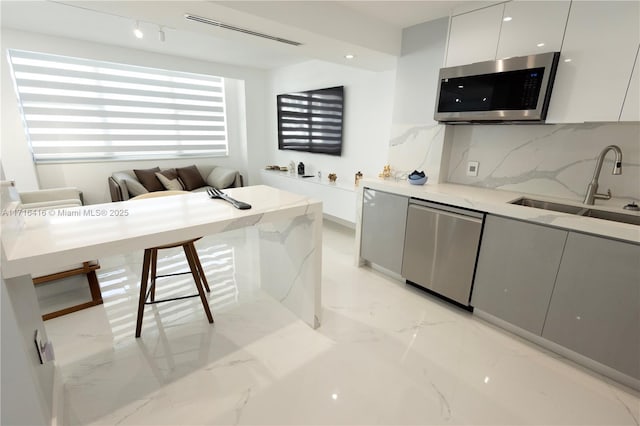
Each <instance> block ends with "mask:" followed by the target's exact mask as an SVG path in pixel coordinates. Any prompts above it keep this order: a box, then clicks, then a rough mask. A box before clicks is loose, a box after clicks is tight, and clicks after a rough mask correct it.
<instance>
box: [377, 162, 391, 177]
mask: <svg viewBox="0 0 640 426" xmlns="http://www.w3.org/2000/svg"><path fill="white" fill-rule="evenodd" d="M378 177H381V178H383V179H386V178H388V177H391V166H390V165H388V164H387V165H386V166H384V167H383V168H382V173H380V174H379V175H378Z"/></svg>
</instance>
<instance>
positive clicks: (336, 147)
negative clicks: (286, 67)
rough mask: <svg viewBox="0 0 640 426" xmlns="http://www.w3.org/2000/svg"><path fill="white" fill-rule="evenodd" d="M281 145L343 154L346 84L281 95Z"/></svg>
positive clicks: (279, 105)
mask: <svg viewBox="0 0 640 426" xmlns="http://www.w3.org/2000/svg"><path fill="white" fill-rule="evenodd" d="M277 104H278V147H279V148H280V149H292V150H296V151H309V152H319V153H323V154H331V155H340V154H341V152H342V120H343V107H344V86H339V87H331V88H328V89H319V90H309V91H305V92H298V93H289V94H283V95H278V97H277Z"/></svg>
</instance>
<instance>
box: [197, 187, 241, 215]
mask: <svg viewBox="0 0 640 426" xmlns="http://www.w3.org/2000/svg"><path fill="white" fill-rule="evenodd" d="M207 194H209V197H210V198H220V199H222V200H225V201H226V202H228V203H230V204H231V205H232V206H233V207H235V208H236V209H240V210H248V209H250V208H251V204H248V203H245V202H243V201H238V200H235V199H233V198H231V197H229V196H228V195H227V194H225V193H224V192H222V191H220V190H219V189H217V188H213V187H209V188H207Z"/></svg>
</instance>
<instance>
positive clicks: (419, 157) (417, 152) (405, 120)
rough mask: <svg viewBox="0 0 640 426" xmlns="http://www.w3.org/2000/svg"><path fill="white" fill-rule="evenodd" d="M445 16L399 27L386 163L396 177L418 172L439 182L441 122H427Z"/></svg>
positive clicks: (430, 116)
mask: <svg viewBox="0 0 640 426" xmlns="http://www.w3.org/2000/svg"><path fill="white" fill-rule="evenodd" d="M448 24H449V19H448V18H442V19H438V20H435V21H432V22H426V23H423V24H418V25H414V26H412V27H409V28H405V29H404V30H403V31H402V55H401V56H400V58H399V59H398V69H397V76H396V85H395V102H394V109H393V124H392V126H391V139H390V141H389V155H388V162H389V164H390V165H391V169H392V171H393V172H394V174H395V175H397V176H404V175H405V174H408V173H410V172H411V171H413V170H423V171H425V173H426V174H427V176H429V182H431V183H437V182H439V181H440V180H441V178H440V170H441V166H440V164H441V161H440V160H441V157H442V149H443V144H444V133H445V132H444V130H445V126H444V125H441V124H438V123H437V122H435V121H434V120H433V113H434V108H435V98H436V91H437V81H438V72H439V69H440V67H442V64H443V61H444V53H445V46H446V42H447V30H448Z"/></svg>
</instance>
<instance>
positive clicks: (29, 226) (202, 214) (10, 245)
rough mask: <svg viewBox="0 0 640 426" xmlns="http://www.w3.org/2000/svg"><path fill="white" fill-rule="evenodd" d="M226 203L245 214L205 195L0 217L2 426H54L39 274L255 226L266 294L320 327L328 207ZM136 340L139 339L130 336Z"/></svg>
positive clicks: (263, 192)
mask: <svg viewBox="0 0 640 426" xmlns="http://www.w3.org/2000/svg"><path fill="white" fill-rule="evenodd" d="M226 192H227V193H228V195H230V196H232V197H234V198H236V199H238V200H241V201H244V202H247V203H249V204H251V205H252V208H251V209H250V210H237V209H235V208H234V207H233V206H231V205H230V204H228V203H226V202H225V201H223V200H212V199H210V198H209V197H208V196H207V195H206V193H187V194H184V195H176V196H172V197H161V198H153V199H147V200H140V201H135V202H127V201H125V202H119V203H108V204H99V205H91V206H84V207H77V208H71V209H65V210H64V211H62V210H57V211H55V210H54V211H35V212H32V213H31V214H30V215H25V214H17V213H11V210H10V206H9V205H7V202H6V201H5V203H4V204H5V205H3V212H2V299H1V301H2V310H1V314H2V345H1V348H2V357H1V362H2V370H1V372H2V393H1V395H2V424H14V423H21V424H50V423H52V422H53V423H55V421H56V410H55V405H56V404H55V402H54V401H53V400H52V399H53V395H54V393H55V392H54V373H55V366H54V365H53V363H45V364H40V360H39V356H38V353H37V351H36V346H35V343H34V335H35V332H36V330H37V331H38V332H39V333H40V335H41V336H42V337H41V339H42V340H43V341H46V330H45V328H44V324H43V322H42V320H41V317H40V310H39V306H38V301H37V298H36V293H35V290H34V287H33V284H32V282H31V274H37V273H43V272H47V271H50V270H51V269H52V268H55V267H63V266H66V265H71V264H74V263H80V262H82V261H86V260H87V259H99V258H101V257H105V256H112V255H117V254H123V253H129V252H133V251H137V250H143V249H145V248H148V247H153V246H159V245H163V244H168V243H173V242H175V241H181V240H186V239H190V238H197V237H200V236H204V235H210V234H216V233H221V232H225V231H229V230H233V229H238V228H243V227H249V226H255V227H257V229H258V234H259V252H260V287H261V289H262V290H264V291H265V292H266V293H267V294H269V295H270V296H272V297H273V298H275V299H276V300H278V301H280V302H281V303H282V304H283V305H284V306H286V307H287V308H288V309H290V310H291V311H292V312H293V313H295V314H296V315H297V316H298V317H299V318H300V319H302V320H303V321H304V322H305V323H307V324H308V325H309V326H311V327H313V328H316V327H318V326H319V325H320V310H321V303H320V294H321V292H320V284H321V263H322V203H321V202H320V201H317V200H313V199H309V198H307V197H304V196H301V195H296V194H292V193H289V192H286V191H282V190H279V189H275V188H271V187H268V186H263V185H258V186H249V187H244V188H234V189H230V190H227V191H226ZM131 338H132V339H133V338H134V330H133V329H132V330H131Z"/></svg>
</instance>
